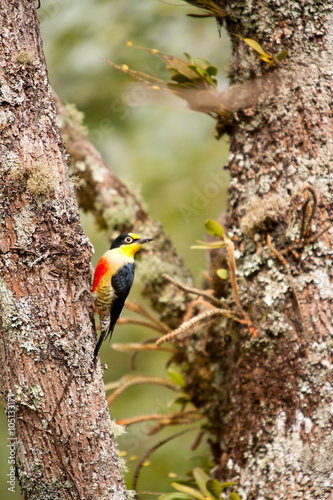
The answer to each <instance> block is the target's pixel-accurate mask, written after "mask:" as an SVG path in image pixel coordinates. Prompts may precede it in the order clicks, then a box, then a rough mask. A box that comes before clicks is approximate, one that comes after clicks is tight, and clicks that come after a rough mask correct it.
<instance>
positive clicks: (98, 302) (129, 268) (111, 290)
mask: <svg viewBox="0 0 333 500" xmlns="http://www.w3.org/2000/svg"><path fill="white" fill-rule="evenodd" d="M152 239H153V238H140V237H139V236H138V235H137V234H134V233H124V234H120V235H119V236H118V238H116V239H115V240H114V242H113V243H112V245H111V247H110V250H108V251H107V252H105V254H104V255H103V256H102V257H101V259H100V260H99V262H98V264H97V267H96V270H95V274H94V281H93V288H92V297H93V301H94V309H95V310H96V311H97V313H98V314H99V316H100V331H101V333H100V337H99V339H98V342H97V344H96V347H95V350H94V360H96V358H97V355H98V352H99V349H100V347H101V344H102V342H103V340H104V339H107V338H108V337H110V339H111V337H112V333H113V330H114V327H115V324H116V323H117V321H118V318H119V316H120V314H121V311H122V309H123V307H124V304H125V300H126V298H127V296H128V294H129V292H130V290H131V288H132V285H133V280H134V269H135V263H134V255H135V254H136V252H137V251H138V250H140V248H141V247H142V245H144V244H145V243H148V242H149V241H152Z"/></svg>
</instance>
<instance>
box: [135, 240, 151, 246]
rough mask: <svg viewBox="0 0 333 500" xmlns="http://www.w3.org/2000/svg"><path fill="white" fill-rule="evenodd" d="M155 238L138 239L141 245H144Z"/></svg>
mask: <svg viewBox="0 0 333 500" xmlns="http://www.w3.org/2000/svg"><path fill="white" fill-rule="evenodd" d="M153 239H154V238H140V239H139V240H137V241H136V243H139V245H143V244H144V243H149V241H153Z"/></svg>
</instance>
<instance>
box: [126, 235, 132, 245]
mask: <svg viewBox="0 0 333 500" xmlns="http://www.w3.org/2000/svg"><path fill="white" fill-rule="evenodd" d="M132 241H133V238H131V237H130V236H126V238H125V242H126V243H132Z"/></svg>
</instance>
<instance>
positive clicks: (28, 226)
mask: <svg viewBox="0 0 333 500" xmlns="http://www.w3.org/2000/svg"><path fill="white" fill-rule="evenodd" d="M35 217H36V216H35V213H34V211H33V210H32V208H31V207H30V206H29V205H26V206H25V207H23V209H22V210H21V211H20V212H19V213H18V214H17V215H15V216H14V229H15V232H16V245H17V246H18V247H22V248H26V247H28V246H30V245H31V242H32V235H33V234H34V232H35V229H36V223H35Z"/></svg>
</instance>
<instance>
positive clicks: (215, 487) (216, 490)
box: [206, 479, 221, 500]
mask: <svg viewBox="0 0 333 500" xmlns="http://www.w3.org/2000/svg"><path fill="white" fill-rule="evenodd" d="M206 487H207V490H208V491H209V493H211V494H212V495H213V497H214V498H215V500H221V485H220V483H219V482H218V480H217V479H210V480H209V481H207V483H206Z"/></svg>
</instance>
